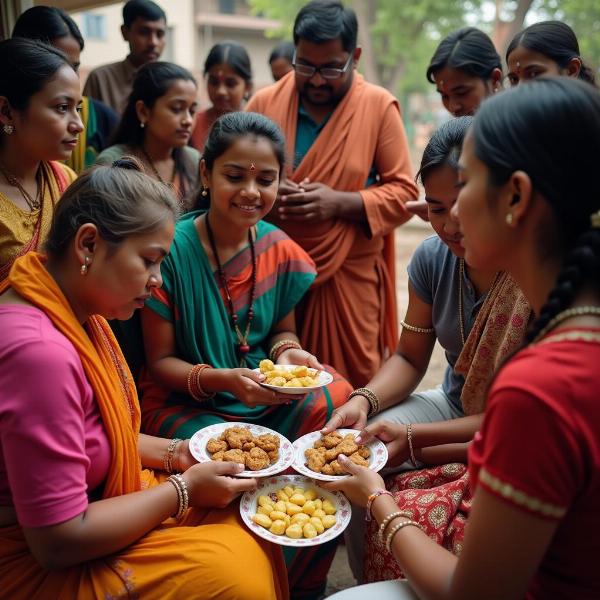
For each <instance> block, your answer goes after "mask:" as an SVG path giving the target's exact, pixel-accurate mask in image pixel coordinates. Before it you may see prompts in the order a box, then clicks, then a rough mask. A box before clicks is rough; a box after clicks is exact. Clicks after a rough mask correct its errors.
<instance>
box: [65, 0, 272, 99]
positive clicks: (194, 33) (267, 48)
mask: <svg viewBox="0 0 600 600" xmlns="http://www.w3.org/2000/svg"><path fill="white" fill-rule="evenodd" d="M155 2H156V3H157V4H158V5H159V6H161V8H162V9H163V10H164V11H165V13H166V15H167V27H168V35H167V45H166V48H165V51H164V53H163V55H162V57H161V58H162V59H163V60H169V61H172V62H176V63H177V64H180V65H182V66H184V67H186V68H187V69H189V70H190V71H192V72H193V73H194V75H196V77H198V81H199V82H201V79H202V70H203V66H204V61H205V59H206V56H207V54H208V52H209V50H210V48H211V47H212V46H213V45H214V44H216V43H218V42H221V41H224V40H235V41H237V42H239V43H240V44H242V45H244V46H245V47H246V49H247V50H248V53H249V54H250V60H251V62H252V69H253V74H254V85H255V89H258V88H260V87H263V86H265V85H269V84H270V83H272V78H271V71H270V69H269V67H268V64H267V60H268V56H269V54H270V52H271V49H272V47H273V46H274V45H275V44H276V43H277V40H276V39H269V38H266V36H265V32H264V31H263V30H262V29H260V28H257V27H259V25H257V22H258V20H257V19H256V18H254V20H253V21H252V24H251V26H249V27H245V26H244V24H243V23H241V24H239V23H238V24H237V25H236V26H232V25H230V24H227V23H225V24H223V23H219V24H207V23H206V22H204V21H206V19H205V20H204V21H203V19H202V18H199V15H211V14H212V15H215V14H219V9H220V8H222V7H223V6H226V4H228V3H220V2H219V0H155ZM231 4H232V5H233V10H234V13H235V15H236V16H239V17H247V18H249V19H253V18H252V17H249V7H248V5H247V3H246V2H245V1H244V0H234V2H232V3H231ZM122 10H123V2H120V3H117V4H111V5H109V6H104V7H100V8H97V9H93V10H90V11H82V12H78V13H73V14H72V16H73V18H74V19H75V21H76V22H77V24H78V25H79V28H80V29H81V32H82V34H83V35H84V37H85V49H84V51H83V53H82V56H81V77H82V81H85V78H86V77H87V75H88V73H89V72H90V71H91V70H92V69H93V68H95V67H97V66H99V65H103V64H106V63H110V62H116V61H119V60H123V58H125V56H126V55H127V53H128V46H127V43H126V42H125V41H124V40H123V38H122V36H121V25H122V22H123V20H122ZM90 20H95V22H96V24H97V23H98V21H102V23H103V24H104V25H103V32H104V34H105V35H104V37H103V39H94V38H92V37H89V35H88V27H87V23H88V22H89V21H90ZM209 21H210V19H209ZM200 88H201V89H200V93H199V98H200V102H201V105H202V106H205V105H206V104H207V98H206V93H205V91H204V85H202V83H201V85H200Z"/></svg>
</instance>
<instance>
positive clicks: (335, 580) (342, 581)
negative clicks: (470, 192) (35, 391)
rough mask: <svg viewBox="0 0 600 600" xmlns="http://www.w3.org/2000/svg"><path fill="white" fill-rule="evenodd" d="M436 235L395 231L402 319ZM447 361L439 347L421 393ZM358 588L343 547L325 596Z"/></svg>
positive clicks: (414, 228) (422, 228)
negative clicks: (415, 268) (410, 269)
mask: <svg viewBox="0 0 600 600" xmlns="http://www.w3.org/2000/svg"><path fill="white" fill-rule="evenodd" d="M432 234H433V230H432V229H431V227H430V226H429V225H428V224H427V223H424V222H423V221H421V220H420V219H418V217H413V218H412V220H411V221H409V222H408V223H406V224H405V225H402V227H399V228H398V229H397V231H396V293H397V297H398V314H399V319H401V318H403V317H404V313H405V311H406V304H407V302H408V292H407V289H408V287H407V282H408V277H407V273H406V266H407V265H408V262H409V261H410V257H411V256H412V253H413V252H414V250H415V248H416V247H417V246H418V245H419V244H420V243H421V241H423V240H424V239H425V238H426V237H428V236H430V235H432ZM445 367H446V358H445V356H444V352H443V350H442V348H441V347H440V345H439V344H437V343H436V345H435V348H434V351H433V355H432V357H431V362H430V363H429V369H428V370H427V374H426V375H425V377H424V378H423V381H422V382H421V385H420V386H419V388H418V389H429V388H431V387H433V386H435V385H438V384H440V383H441V382H442V378H443V374H444V369H445ZM354 585H356V581H355V580H354V577H353V576H352V573H351V571H350V567H349V566H348V562H347V555H346V547H345V546H344V545H343V544H341V545H340V546H339V547H338V550H337V553H336V556H335V559H334V561H333V565H332V567H331V570H330V571H329V576H328V578H327V590H326V593H325V596H330V595H331V594H334V593H335V592H339V591H340V590H344V589H346V588H349V587H352V586H354Z"/></svg>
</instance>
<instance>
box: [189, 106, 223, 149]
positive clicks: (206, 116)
mask: <svg viewBox="0 0 600 600" xmlns="http://www.w3.org/2000/svg"><path fill="white" fill-rule="evenodd" d="M217 117H218V115H216V114H215V113H213V111H212V109H210V108H208V109H206V110H203V111H202V112H199V113H198V114H197V115H196V122H195V123H194V129H193V131H192V136H191V138H190V145H191V146H193V147H194V148H196V150H198V152H200V154H202V152H204V144H205V143H206V138H207V137H208V134H209V132H210V128H211V127H212V126H213V123H214V122H215V121H216V120H217Z"/></svg>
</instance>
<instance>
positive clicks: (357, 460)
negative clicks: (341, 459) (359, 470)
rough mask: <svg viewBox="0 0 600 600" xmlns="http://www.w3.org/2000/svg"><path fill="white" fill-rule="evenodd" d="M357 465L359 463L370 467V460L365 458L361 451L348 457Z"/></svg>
mask: <svg viewBox="0 0 600 600" xmlns="http://www.w3.org/2000/svg"><path fill="white" fill-rule="evenodd" d="M348 458H349V459H350V460H351V461H352V462H353V463H354V464H355V465H359V466H361V467H368V466H369V461H368V460H367V459H366V458H363V457H362V456H361V455H360V453H359V452H355V453H354V454H351V455H350V456H349V457H348Z"/></svg>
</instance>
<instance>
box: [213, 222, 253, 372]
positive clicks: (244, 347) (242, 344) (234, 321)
mask: <svg viewBox="0 0 600 600" xmlns="http://www.w3.org/2000/svg"><path fill="white" fill-rule="evenodd" d="M204 222H205V224H206V233H207V234H208V241H209V242H210V248H211V250H212V253H213V256H214V257H215V262H216V263H217V272H218V274H219V279H220V280H221V285H222V286H223V290H224V291H225V297H226V298H227V306H228V308H229V315H230V317H231V325H232V327H233V331H234V332H235V335H236V337H237V340H238V347H237V352H238V355H239V357H240V367H243V366H245V364H246V354H248V352H250V346H249V345H248V335H249V333H250V327H251V326H252V319H254V297H255V294H256V252H255V250H254V240H253V239H252V230H251V229H249V230H248V244H249V245H250V253H251V254H252V285H251V287H250V306H249V308H248V321H247V322H246V329H245V330H244V333H243V334H242V332H241V330H240V328H239V325H238V316H237V314H236V312H235V309H234V307H233V300H232V299H231V294H230V293H229V286H228V284H227V278H226V277H225V272H224V271H223V267H222V266H221V260H220V259H219V253H218V252H217V245H216V244H215V238H214V235H213V232H212V229H211V227H210V222H209V220H208V214H207V215H206V217H205V219H204Z"/></svg>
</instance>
